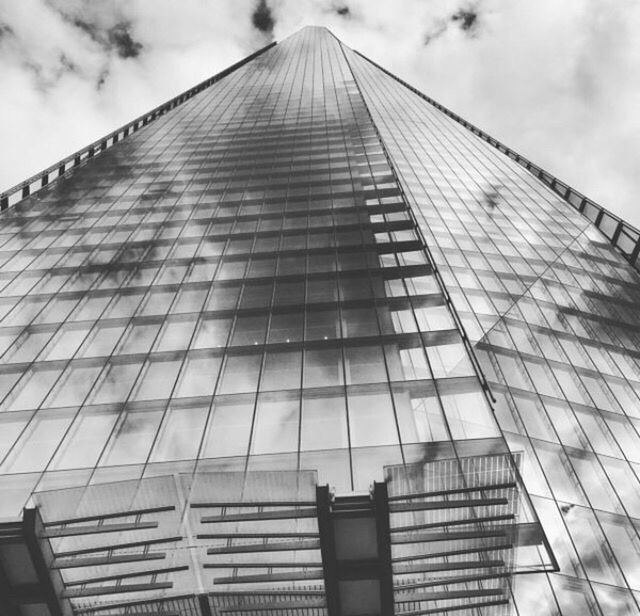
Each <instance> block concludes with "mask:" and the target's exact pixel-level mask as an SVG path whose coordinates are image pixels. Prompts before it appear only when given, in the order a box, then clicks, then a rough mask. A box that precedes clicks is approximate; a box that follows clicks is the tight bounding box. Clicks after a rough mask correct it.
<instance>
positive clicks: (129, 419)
mask: <svg viewBox="0 0 640 616" xmlns="http://www.w3.org/2000/svg"><path fill="white" fill-rule="evenodd" d="M162 412H163V411H162V409H152V410H146V409H141V410H131V409H129V410H125V411H124V412H123V414H122V416H121V417H120V420H119V422H118V426H117V427H116V431H115V434H114V435H113V436H112V437H111V440H110V442H109V444H108V445H107V449H106V451H105V453H104V455H103V456H102V457H101V458H100V466H113V465H116V464H138V463H141V462H144V461H145V460H146V459H147V455H148V454H149V448H150V447H151V444H152V443H153V439H154V438H155V435H156V430H157V429H158V424H159V423H160V420H161V419H162Z"/></svg>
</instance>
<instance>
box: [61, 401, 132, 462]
mask: <svg viewBox="0 0 640 616" xmlns="http://www.w3.org/2000/svg"><path fill="white" fill-rule="evenodd" d="M119 414H120V410H119V409H106V410H101V409H83V410H82V411H81V412H80V413H79V414H78V415H77V416H76V418H75V420H74V422H73V425H72V426H71V429H70V430H69V432H68V433H67V435H66V437H65V439H64V441H63V442H62V445H61V446H60V449H58V451H57V453H56V456H55V458H54V459H53V461H52V463H51V468H52V469H55V470H60V469H71V468H87V467H93V466H95V464H96V462H97V460H98V458H99V457H100V454H101V453H102V448H103V447H104V444H105V443H106V441H107V439H108V438H109V436H110V435H111V430H112V429H113V426H114V425H115V422H116V420H117V419H118V415H119Z"/></svg>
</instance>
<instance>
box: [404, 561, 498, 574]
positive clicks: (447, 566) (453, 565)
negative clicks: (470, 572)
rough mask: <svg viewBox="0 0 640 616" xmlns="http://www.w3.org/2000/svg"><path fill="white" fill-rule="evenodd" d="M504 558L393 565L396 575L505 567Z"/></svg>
mask: <svg viewBox="0 0 640 616" xmlns="http://www.w3.org/2000/svg"><path fill="white" fill-rule="evenodd" d="M504 564H505V563H504V561H503V560H466V561H463V560H461V561H456V562H448V563H433V564H430V565H427V564H419V565H397V566H395V567H393V573H394V575H399V574H404V573H429V572H431V571H457V570H459V569H488V568H490V567H504Z"/></svg>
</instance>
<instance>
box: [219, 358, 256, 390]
mask: <svg viewBox="0 0 640 616" xmlns="http://www.w3.org/2000/svg"><path fill="white" fill-rule="evenodd" d="M261 359H262V356H261V355H228V356H227V359H226V361H225V365H224V369H223V372H222V378H221V379H220V387H219V393H222V394H236V393H242V392H252V391H256V389H257V387H258V374H259V372H260V362H261Z"/></svg>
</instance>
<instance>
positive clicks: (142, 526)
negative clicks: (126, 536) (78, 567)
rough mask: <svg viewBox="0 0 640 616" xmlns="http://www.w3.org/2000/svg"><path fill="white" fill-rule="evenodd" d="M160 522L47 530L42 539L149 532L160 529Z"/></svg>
mask: <svg viewBox="0 0 640 616" xmlns="http://www.w3.org/2000/svg"><path fill="white" fill-rule="evenodd" d="M158 526H159V524H158V522H131V523H125V524H100V525H97V524H96V525H95V526H75V527H74V526H71V527H67V528H52V529H49V530H45V531H44V533H42V535H41V536H42V537H45V538H47V539H53V538H55V537H74V536H76V535H93V534H100V533H120V532H125V531H129V530H147V529H150V528H158Z"/></svg>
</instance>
